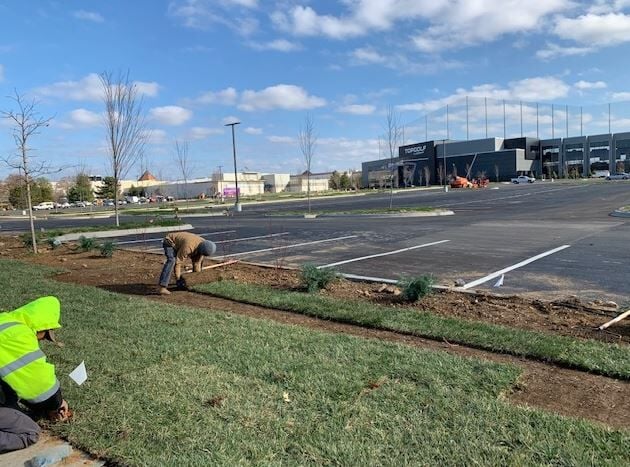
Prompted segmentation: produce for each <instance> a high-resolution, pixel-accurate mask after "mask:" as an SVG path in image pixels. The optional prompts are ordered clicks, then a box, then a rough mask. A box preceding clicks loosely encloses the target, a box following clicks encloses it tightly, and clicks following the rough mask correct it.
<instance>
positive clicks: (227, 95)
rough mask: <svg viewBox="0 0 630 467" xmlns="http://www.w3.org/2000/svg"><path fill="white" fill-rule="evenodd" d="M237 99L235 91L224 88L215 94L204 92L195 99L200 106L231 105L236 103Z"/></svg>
mask: <svg viewBox="0 0 630 467" xmlns="http://www.w3.org/2000/svg"><path fill="white" fill-rule="evenodd" d="M237 98H238V93H237V92H236V89H234V88H226V89H223V90H222V91H217V92H212V91H208V92H205V93H203V94H202V95H201V96H200V97H199V98H198V99H197V102H199V103H201V104H222V105H233V104H235V103H236V100H237Z"/></svg>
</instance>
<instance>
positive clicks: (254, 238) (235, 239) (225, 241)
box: [214, 232, 289, 244]
mask: <svg viewBox="0 0 630 467" xmlns="http://www.w3.org/2000/svg"><path fill="white" fill-rule="evenodd" d="M283 235H289V232H279V233H273V234H268V235H258V236H257V237H243V238H231V239H230V240H221V241H218V242H214V243H217V244H218V243H233V242H243V241H245V240H258V239H259V238H271V237H281V236H283Z"/></svg>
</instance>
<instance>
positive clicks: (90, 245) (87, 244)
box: [79, 235, 96, 251]
mask: <svg viewBox="0 0 630 467" xmlns="http://www.w3.org/2000/svg"><path fill="white" fill-rule="evenodd" d="M79 248H80V249H81V250H83V251H90V250H93V249H94V248H96V240H94V239H93V238H88V237H85V236H84V235H81V237H79Z"/></svg>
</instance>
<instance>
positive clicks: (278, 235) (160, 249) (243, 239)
mask: <svg viewBox="0 0 630 467" xmlns="http://www.w3.org/2000/svg"><path fill="white" fill-rule="evenodd" d="M232 232H233V231H232ZM282 235H289V232H280V233H274V234H268V235H258V236H257V237H243V238H231V239H229V240H220V241H218V242H214V243H216V244H217V245H218V244H219V243H234V242H244V241H245V240H257V239H259V238H270V237H280V236H282ZM145 251H162V248H149V249H147V250H145Z"/></svg>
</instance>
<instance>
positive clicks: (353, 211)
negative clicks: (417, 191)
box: [267, 206, 442, 216]
mask: <svg viewBox="0 0 630 467" xmlns="http://www.w3.org/2000/svg"><path fill="white" fill-rule="evenodd" d="M433 211H442V209H437V208H431V207H427V206H410V207H402V208H392V209H389V208H373V209H346V210H342V211H338V210H334V209H328V210H327V209H316V210H313V211H312V212H311V213H312V214H318V215H324V214H346V215H349V214H350V215H352V214H355V215H357V214H404V213H407V212H433ZM304 214H308V211H305V210H292V211H274V212H272V213H269V214H267V215H268V216H301V215H304Z"/></svg>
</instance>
